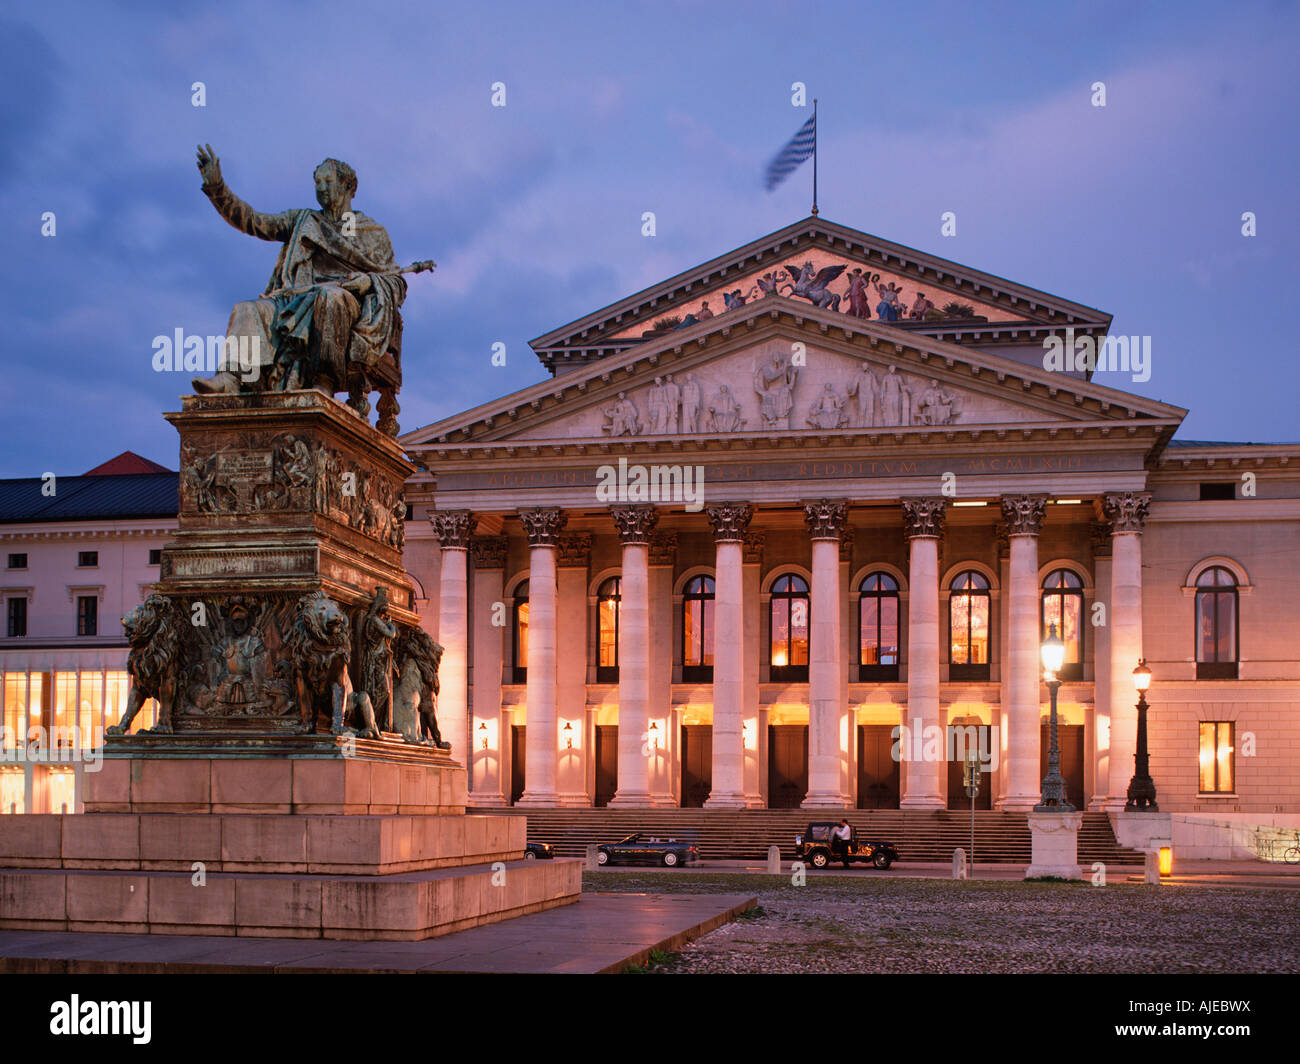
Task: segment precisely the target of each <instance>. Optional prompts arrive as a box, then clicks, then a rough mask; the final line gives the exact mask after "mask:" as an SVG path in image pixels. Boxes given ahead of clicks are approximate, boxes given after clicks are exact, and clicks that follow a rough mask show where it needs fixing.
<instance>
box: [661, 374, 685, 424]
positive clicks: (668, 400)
mask: <svg viewBox="0 0 1300 1064" xmlns="http://www.w3.org/2000/svg"><path fill="white" fill-rule="evenodd" d="M664 407H665V412H666V416H665V418H664V431H665V432H666V433H668V434H669V435H670V436H675V435H677V433H678V432H679V431H680V430H679V428H678V421H679V412H680V410H681V408H682V389H681V386H680V385H678V383H677V382H676V381H675V380H673V375H672V374H671V373H670V374H668V376H666V377H665V378H664Z"/></svg>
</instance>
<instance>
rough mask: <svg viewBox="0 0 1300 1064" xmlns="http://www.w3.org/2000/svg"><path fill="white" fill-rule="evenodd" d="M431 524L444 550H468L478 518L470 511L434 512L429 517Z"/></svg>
mask: <svg viewBox="0 0 1300 1064" xmlns="http://www.w3.org/2000/svg"><path fill="white" fill-rule="evenodd" d="M429 523H430V524H431V525H433V533H434V535H436V536H437V537H438V544H439V546H441V547H442V549H443V550H466V549H467V548H468V547H469V537H470V536H471V535H473V534H474V529H475V528H476V527H477V526H478V518H477V517H475V516H474V515H473V514H472V513H470V512H469V511H468V510H434V511H433V513H431V514H430V515H429Z"/></svg>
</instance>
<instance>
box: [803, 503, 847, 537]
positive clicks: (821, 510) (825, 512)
mask: <svg viewBox="0 0 1300 1064" xmlns="http://www.w3.org/2000/svg"><path fill="white" fill-rule="evenodd" d="M848 514H849V507H848V504H847V503H844V502H842V501H840V500H838V499H816V500H814V501H813V502H806V503H804V504H803V519H804V523H805V524H806V525H807V526H808V537H809V538H810V539H833V540H835V541H836V542H837V543H838V542H839V539H840V532H841V531H842V530H843V528H844V522H845V519H846V518H847V517H848Z"/></svg>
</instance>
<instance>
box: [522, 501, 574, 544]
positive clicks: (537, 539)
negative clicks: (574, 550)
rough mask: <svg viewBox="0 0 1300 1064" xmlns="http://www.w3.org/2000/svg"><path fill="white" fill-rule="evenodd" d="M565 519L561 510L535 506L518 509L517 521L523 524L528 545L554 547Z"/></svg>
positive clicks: (566, 518)
mask: <svg viewBox="0 0 1300 1064" xmlns="http://www.w3.org/2000/svg"><path fill="white" fill-rule="evenodd" d="M567 521H568V516H567V515H566V514H565V512H564V511H563V510H558V509H548V508H544V507H537V508H535V509H529V510H520V511H519V523H520V524H521V525H523V526H524V532H525V533H526V534H527V536H528V545H529V546H530V547H554V546H555V542H556V540H557V538H558V537H559V535H560V532H561V531H563V529H564V526H565V523H566V522H567Z"/></svg>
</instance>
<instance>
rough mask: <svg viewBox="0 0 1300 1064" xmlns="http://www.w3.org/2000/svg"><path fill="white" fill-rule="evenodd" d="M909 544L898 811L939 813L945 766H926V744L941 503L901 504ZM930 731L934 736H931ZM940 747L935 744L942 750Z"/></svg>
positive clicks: (934, 683) (932, 721)
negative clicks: (923, 754)
mask: <svg viewBox="0 0 1300 1064" xmlns="http://www.w3.org/2000/svg"><path fill="white" fill-rule="evenodd" d="M903 521H904V529H903V534H904V535H905V536H906V537H907V540H908V600H907V602H908V619H907V640H908V642H907V645H908V654H907V709H906V711H905V712H904V720H903V724H904V726H905V729H906V730H905V731H904V732H903V733H902V736H901V737H902V738H903V739H905V740H907V741H906V742H905V743H904V745H903V750H902V751H901V752H902V754H903V758H904V760H903V764H902V770H903V771H902V784H903V793H902V796H901V798H900V800H899V806H900V807H901V808H903V809H942V808H943V807H944V799H943V776H942V773H943V772H944V771H945V769H946V764H947V763H946V762H945V761H943V760H937V759H931V760H925V759H924V758H923V757H922V756H921V752H922V751H923V750H924V748H925V744H926V740H927V739H928V738H929V737H930V736H931V735H932V734H937V733H938V729H939V540H940V539H941V538H942V536H943V525H944V500H943V499H942V498H919V499H904V500H903ZM931 729H934V732H931ZM943 746H944V744H942V743H940V748H941V749H942V748H943Z"/></svg>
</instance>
